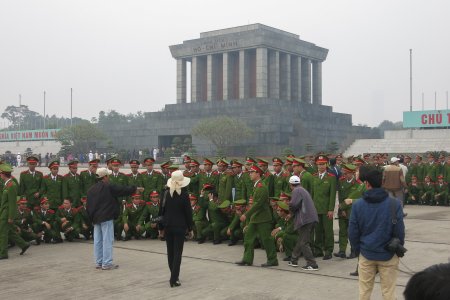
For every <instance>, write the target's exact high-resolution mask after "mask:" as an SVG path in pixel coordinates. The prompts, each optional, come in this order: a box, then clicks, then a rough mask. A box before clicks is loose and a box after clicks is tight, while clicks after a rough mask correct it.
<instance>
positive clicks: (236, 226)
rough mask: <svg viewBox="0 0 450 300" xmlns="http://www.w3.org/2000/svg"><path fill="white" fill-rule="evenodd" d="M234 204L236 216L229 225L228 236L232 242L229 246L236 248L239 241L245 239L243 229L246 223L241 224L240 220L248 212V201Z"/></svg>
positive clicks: (237, 201)
mask: <svg viewBox="0 0 450 300" xmlns="http://www.w3.org/2000/svg"><path fill="white" fill-rule="evenodd" d="M233 204H234V215H233V218H232V220H231V222H230V225H228V228H227V235H228V236H229V237H230V242H229V243H228V246H234V245H236V244H237V242H238V241H239V240H242V239H244V232H243V229H244V227H245V222H241V220H240V218H241V216H242V214H243V213H245V210H246V204H247V200H245V199H239V200H236V201H234V202H233Z"/></svg>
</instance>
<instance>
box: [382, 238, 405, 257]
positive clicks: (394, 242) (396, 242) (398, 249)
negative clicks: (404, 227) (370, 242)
mask: <svg viewBox="0 0 450 300" xmlns="http://www.w3.org/2000/svg"><path fill="white" fill-rule="evenodd" d="M386 250H388V251H389V252H390V253H392V254H397V256H398V257H403V256H405V252H406V251H408V250H407V249H406V248H405V247H403V245H402V243H401V242H400V239H399V238H392V239H391V240H390V241H389V243H388V244H387V245H386Z"/></svg>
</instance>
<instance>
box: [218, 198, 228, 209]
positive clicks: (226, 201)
mask: <svg viewBox="0 0 450 300" xmlns="http://www.w3.org/2000/svg"><path fill="white" fill-rule="evenodd" d="M228 206H230V200H225V201H223V202H222V203H221V204H220V205H219V206H218V208H227V207H228Z"/></svg>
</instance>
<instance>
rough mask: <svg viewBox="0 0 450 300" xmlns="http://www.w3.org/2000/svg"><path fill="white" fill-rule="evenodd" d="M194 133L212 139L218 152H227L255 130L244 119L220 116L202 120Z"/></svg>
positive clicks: (193, 129) (194, 129) (202, 137)
mask: <svg viewBox="0 0 450 300" xmlns="http://www.w3.org/2000/svg"><path fill="white" fill-rule="evenodd" d="M192 135H194V136H196V137H199V138H201V139H204V140H207V141H210V142H211V143H212V144H214V146H216V148H217V152H219V151H220V152H221V153H225V152H227V150H228V148H229V147H231V146H237V145H239V144H241V143H242V141H243V140H245V139H248V138H250V137H251V136H252V135H253V130H252V129H251V128H250V127H248V126H247V124H245V123H244V122H243V121H241V120H238V119H234V118H230V117H226V116H219V117H215V118H209V119H204V120H201V121H200V122H199V123H198V124H197V125H196V126H195V127H194V128H192Z"/></svg>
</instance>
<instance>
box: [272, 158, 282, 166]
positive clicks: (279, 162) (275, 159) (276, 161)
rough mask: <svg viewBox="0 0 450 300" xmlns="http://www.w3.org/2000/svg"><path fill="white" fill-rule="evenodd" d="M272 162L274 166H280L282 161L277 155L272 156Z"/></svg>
mask: <svg viewBox="0 0 450 300" xmlns="http://www.w3.org/2000/svg"><path fill="white" fill-rule="evenodd" d="M272 164H273V165H274V166H282V165H283V161H282V160H281V158H279V157H274V158H272Z"/></svg>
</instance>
